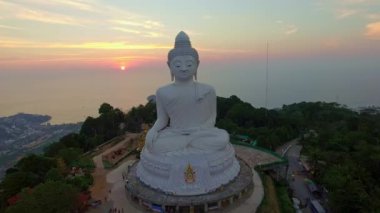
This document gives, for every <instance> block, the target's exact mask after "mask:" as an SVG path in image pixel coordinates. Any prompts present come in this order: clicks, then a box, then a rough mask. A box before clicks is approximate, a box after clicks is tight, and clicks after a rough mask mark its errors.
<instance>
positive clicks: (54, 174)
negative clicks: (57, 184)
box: [45, 168, 64, 181]
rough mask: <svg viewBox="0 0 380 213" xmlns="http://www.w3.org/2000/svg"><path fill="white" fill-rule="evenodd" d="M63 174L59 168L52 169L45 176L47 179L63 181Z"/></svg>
mask: <svg viewBox="0 0 380 213" xmlns="http://www.w3.org/2000/svg"><path fill="white" fill-rule="evenodd" d="M63 179H64V178H63V175H62V174H61V172H60V171H59V169H57V168H52V169H50V170H49V171H48V172H47V173H46V176H45V181H62V180H63Z"/></svg>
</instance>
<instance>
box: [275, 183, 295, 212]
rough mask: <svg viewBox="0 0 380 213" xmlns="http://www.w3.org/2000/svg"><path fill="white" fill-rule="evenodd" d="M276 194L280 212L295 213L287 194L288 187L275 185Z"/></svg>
mask: <svg viewBox="0 0 380 213" xmlns="http://www.w3.org/2000/svg"><path fill="white" fill-rule="evenodd" d="M276 193H277V199H278V202H279V205H280V209H281V212H289V213H290V212H295V210H294V208H293V203H292V200H291V199H290V197H289V194H288V187H287V186H286V185H283V184H280V183H276Z"/></svg>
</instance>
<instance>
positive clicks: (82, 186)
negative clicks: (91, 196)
mask: <svg viewBox="0 0 380 213" xmlns="http://www.w3.org/2000/svg"><path fill="white" fill-rule="evenodd" d="M67 183H68V184H70V185H73V186H74V187H75V188H77V189H79V190H80V191H87V190H88V188H89V187H90V186H91V185H92V184H93V183H94V179H93V177H92V176H91V175H90V174H86V175H84V176H75V177H72V178H69V179H68V180H67Z"/></svg>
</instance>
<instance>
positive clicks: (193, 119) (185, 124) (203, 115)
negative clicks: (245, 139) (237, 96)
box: [146, 32, 229, 154]
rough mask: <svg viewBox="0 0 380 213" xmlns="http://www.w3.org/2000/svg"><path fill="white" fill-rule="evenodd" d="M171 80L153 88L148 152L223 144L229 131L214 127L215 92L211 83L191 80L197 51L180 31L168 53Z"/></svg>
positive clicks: (212, 147) (209, 148) (207, 148)
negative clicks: (154, 116)
mask: <svg viewBox="0 0 380 213" xmlns="http://www.w3.org/2000/svg"><path fill="white" fill-rule="evenodd" d="M168 65H169V68H170V72H171V75H172V79H173V78H174V83H171V84H169V85H166V86H164V87H161V88H159V89H158V90H157V92H156V103H157V121H156V122H155V124H154V125H153V127H152V128H151V129H150V130H149V132H148V134H147V138H146V143H147V145H148V149H150V151H151V152H152V153H167V154H169V153H170V154H175V153H176V152H179V151H181V152H182V151H200V150H201V151H211V152H212V151H215V150H220V149H223V148H225V146H226V145H227V144H228V143H229V135H228V133H227V132H226V131H225V130H222V129H218V128H215V119H216V95H215V90H214V88H213V87H212V86H209V85H206V84H202V83H198V82H196V81H194V79H193V78H196V74H197V69H198V65H199V58H198V53H197V51H196V50H195V49H194V48H191V44H190V40H189V37H188V36H187V35H186V34H185V33H184V32H180V33H179V34H178V36H177V37H176V42H175V48H174V49H172V50H171V51H170V52H169V54H168Z"/></svg>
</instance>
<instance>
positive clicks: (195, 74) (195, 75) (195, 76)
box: [194, 72, 198, 80]
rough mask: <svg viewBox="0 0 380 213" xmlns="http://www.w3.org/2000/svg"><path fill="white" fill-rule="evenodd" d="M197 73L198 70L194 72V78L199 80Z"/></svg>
mask: <svg viewBox="0 0 380 213" xmlns="http://www.w3.org/2000/svg"><path fill="white" fill-rule="evenodd" d="M197 73H198V72H195V73H194V79H195V80H197Z"/></svg>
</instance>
